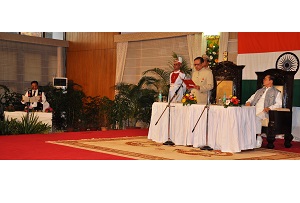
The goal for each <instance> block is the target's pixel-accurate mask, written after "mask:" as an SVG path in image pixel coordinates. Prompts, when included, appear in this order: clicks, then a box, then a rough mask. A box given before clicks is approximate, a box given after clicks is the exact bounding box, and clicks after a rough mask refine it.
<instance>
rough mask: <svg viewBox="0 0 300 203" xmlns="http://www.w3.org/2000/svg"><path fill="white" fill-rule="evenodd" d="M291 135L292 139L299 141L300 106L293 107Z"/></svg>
mask: <svg viewBox="0 0 300 203" xmlns="http://www.w3.org/2000/svg"><path fill="white" fill-rule="evenodd" d="M292 119H293V121H292V135H293V136H294V141H300V107H293V117H292Z"/></svg>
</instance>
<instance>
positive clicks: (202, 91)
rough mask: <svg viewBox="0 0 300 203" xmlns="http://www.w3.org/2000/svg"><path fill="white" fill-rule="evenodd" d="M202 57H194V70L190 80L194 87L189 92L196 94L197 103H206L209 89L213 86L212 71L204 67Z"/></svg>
mask: <svg viewBox="0 0 300 203" xmlns="http://www.w3.org/2000/svg"><path fill="white" fill-rule="evenodd" d="M204 65H205V63H204V59H203V58H202V57H197V58H195V59H194V67H195V71H194V72H193V75H192V80H193V81H194V83H195V88H193V89H192V90H191V93H192V94H193V95H195V96H196V99H197V103H198V104H207V103H208V99H209V93H210V90H212V89H213V87H214V80H213V74H212V71H211V70H210V69H209V68H205V67H204Z"/></svg>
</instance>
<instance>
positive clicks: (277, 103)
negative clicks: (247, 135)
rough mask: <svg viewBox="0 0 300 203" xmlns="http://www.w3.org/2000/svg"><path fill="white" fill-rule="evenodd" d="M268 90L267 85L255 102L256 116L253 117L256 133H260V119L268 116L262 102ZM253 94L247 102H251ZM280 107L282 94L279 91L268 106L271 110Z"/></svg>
mask: <svg viewBox="0 0 300 203" xmlns="http://www.w3.org/2000/svg"><path fill="white" fill-rule="evenodd" d="M268 90H269V87H267V89H266V91H265V92H264V94H263V95H262V96H261V98H260V99H259V100H258V101H257V104H256V105H255V110H256V118H255V123H256V134H261V127H262V124H261V121H262V120H263V119H266V118H268V114H267V113H266V112H264V111H263V110H264V102H265V97H266V93H267V91H268ZM254 96H255V94H253V95H252V96H251V97H250V98H249V99H248V100H247V101H246V103H247V102H250V103H251V102H252V101H253V99H254ZM281 107H282V96H281V92H279V93H278V94H277V96H276V99H275V104H274V105H272V106H269V108H270V109H271V110H273V109H275V108H281Z"/></svg>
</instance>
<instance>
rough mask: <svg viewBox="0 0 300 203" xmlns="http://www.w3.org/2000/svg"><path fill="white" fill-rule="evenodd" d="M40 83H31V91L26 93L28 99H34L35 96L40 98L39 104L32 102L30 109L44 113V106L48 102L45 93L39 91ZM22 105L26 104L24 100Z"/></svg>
mask: <svg viewBox="0 0 300 203" xmlns="http://www.w3.org/2000/svg"><path fill="white" fill-rule="evenodd" d="M38 87H39V83H38V82H37V81H32V82H31V89H30V90H28V91H27V92H26V93H25V96H26V97H34V96H39V97H40V99H39V101H38V102H30V104H29V109H33V110H37V111H42V110H43V104H44V103H45V102H46V96H45V93H44V92H42V91H41V90H39V89H38ZM21 102H22V104H25V103H26V102H24V100H22V101H21Z"/></svg>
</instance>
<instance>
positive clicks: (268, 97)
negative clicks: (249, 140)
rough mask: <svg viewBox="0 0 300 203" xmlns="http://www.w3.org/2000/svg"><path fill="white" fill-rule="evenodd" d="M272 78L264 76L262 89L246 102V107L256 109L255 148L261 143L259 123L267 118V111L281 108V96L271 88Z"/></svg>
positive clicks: (260, 125)
mask: <svg viewBox="0 0 300 203" xmlns="http://www.w3.org/2000/svg"><path fill="white" fill-rule="evenodd" d="M274 79H275V78H274V76H272V75H266V76H265V77H264V80H263V87H262V88H261V89H259V90H257V91H256V92H255V93H254V94H253V95H252V96H251V97H250V98H249V99H248V100H247V101H246V104H245V105H246V106H255V107H256V119H255V122H256V134H257V137H256V147H257V148H260V147H261V145H262V142H263V139H262V137H261V128H262V124H261V121H262V120H263V119H266V118H269V114H268V112H269V110H273V109H276V108H281V107H282V94H281V92H280V91H279V90H277V89H276V88H275V87H274V86H273V81H274Z"/></svg>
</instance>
